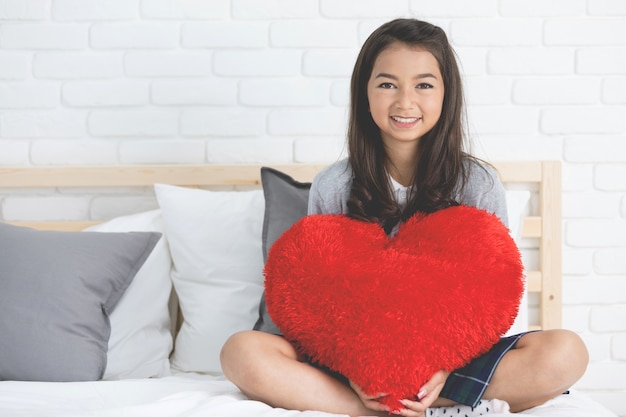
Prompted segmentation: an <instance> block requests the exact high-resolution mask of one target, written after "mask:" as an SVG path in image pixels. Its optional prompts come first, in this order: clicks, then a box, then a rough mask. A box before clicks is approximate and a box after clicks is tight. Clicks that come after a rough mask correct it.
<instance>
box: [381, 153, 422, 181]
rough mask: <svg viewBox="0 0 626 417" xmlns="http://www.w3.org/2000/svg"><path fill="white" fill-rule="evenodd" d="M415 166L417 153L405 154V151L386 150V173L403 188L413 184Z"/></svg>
mask: <svg viewBox="0 0 626 417" xmlns="http://www.w3.org/2000/svg"><path fill="white" fill-rule="evenodd" d="M394 151H395V152H394ZM416 165H417V152H407V150H406V149H402V150H400V149H395V150H392V149H387V167H386V168H387V172H388V173H389V175H391V177H392V178H393V179H394V180H396V181H397V182H399V183H400V184H402V185H404V186H405V187H406V186H409V185H411V184H412V183H413V176H414V175H415V166H416Z"/></svg>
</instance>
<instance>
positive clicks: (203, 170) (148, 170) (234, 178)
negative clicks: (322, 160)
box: [0, 164, 323, 188]
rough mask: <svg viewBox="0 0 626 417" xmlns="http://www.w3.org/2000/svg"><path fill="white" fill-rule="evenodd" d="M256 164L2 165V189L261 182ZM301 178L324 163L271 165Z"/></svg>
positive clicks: (314, 171) (253, 183)
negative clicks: (3, 166)
mask: <svg viewBox="0 0 626 417" xmlns="http://www.w3.org/2000/svg"><path fill="white" fill-rule="evenodd" d="M261 166H262V165H260V164H257V165H248V164H246V165H145V166H143V165H128V166H70V167H27V168H24V167H11V168H7V167H5V168H0V188H2V187H10V188H26V187H133V186H151V185H153V184H155V183H167V184H172V185H199V186H211V185H258V184H260V183H261V176H260V169H261ZM270 166H273V167H274V168H276V169H279V170H281V171H283V172H285V173H287V174H289V175H291V176H292V177H294V178H295V179H297V180H299V181H311V180H312V179H313V176H314V175H315V174H316V173H317V172H318V171H319V170H320V169H321V168H322V167H323V165H309V164H288V165H270Z"/></svg>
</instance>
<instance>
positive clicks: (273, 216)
mask: <svg viewBox="0 0 626 417" xmlns="http://www.w3.org/2000/svg"><path fill="white" fill-rule="evenodd" d="M261 183H262V184H263V194H264V196H265V215H264V217H263V236H262V238H263V259H264V260H266V259H267V254H268V252H269V250H270V248H271V247H272V245H273V244H274V242H275V241H276V239H278V238H279V237H280V236H281V235H282V234H283V232H284V231H286V230H287V229H289V228H290V227H291V226H292V225H293V224H294V223H295V222H297V221H298V220H300V219H301V218H302V217H304V216H306V214H307V210H308V202H309V190H310V188H311V183H308V182H298V181H296V180H294V179H293V178H291V177H290V176H289V175H287V174H285V173H283V172H280V171H278V170H276V169H273V168H268V167H263V168H261ZM254 329H255V330H260V331H264V332H268V333H274V334H280V330H278V328H277V327H276V325H275V324H274V323H273V322H272V319H271V318H270V316H269V315H268V314H267V307H266V305H265V293H264V294H263V296H262V297H261V304H260V306H259V319H258V321H257V322H256V324H255V325H254Z"/></svg>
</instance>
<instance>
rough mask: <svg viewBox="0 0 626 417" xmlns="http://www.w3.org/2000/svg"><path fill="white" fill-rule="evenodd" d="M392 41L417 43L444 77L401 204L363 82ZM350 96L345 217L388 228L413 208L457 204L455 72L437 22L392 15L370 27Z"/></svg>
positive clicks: (460, 169)
mask: <svg viewBox="0 0 626 417" xmlns="http://www.w3.org/2000/svg"><path fill="white" fill-rule="evenodd" d="M396 42H401V43H404V44H407V45H409V46H419V47H422V48H424V49H426V50H427V51H429V52H430V53H431V54H433V56H434V57H435V59H436V60H437V62H438V64H439V70H440V72H441V74H442V76H443V83H444V98H443V109H442V113H441V117H440V119H439V121H438V122H437V123H436V125H435V126H434V127H433V128H432V129H431V130H430V131H429V132H428V133H427V134H425V135H424V136H423V137H422V138H421V139H420V142H419V146H418V162H417V165H416V167H415V172H414V174H413V184H412V189H413V192H412V194H411V195H410V197H409V201H408V203H407V207H406V208H405V209H404V210H401V209H400V207H399V206H398V204H397V203H396V201H395V198H394V196H393V194H392V189H391V185H390V182H389V177H388V174H387V170H386V165H387V164H386V162H387V155H386V152H385V150H384V147H383V142H382V139H381V136H380V130H379V128H378V126H377V125H376V124H375V123H374V120H373V119H372V116H371V114H370V113H369V101H368V97H367V84H368V81H369V79H370V76H371V74H372V69H373V67H374V63H375V61H376V58H377V57H378V55H379V54H380V53H381V52H382V51H384V50H385V49H386V48H388V47H389V46H390V45H391V44H392V43H396ZM350 100H351V103H350V121H349V126H348V151H349V162H350V166H351V167H352V170H353V182H352V190H351V194H350V199H349V201H348V210H349V213H348V214H349V215H350V216H351V217H353V218H356V219H360V220H365V221H370V222H377V223H379V224H381V226H383V227H384V229H385V230H386V231H387V232H389V231H390V230H391V229H392V228H393V227H394V226H395V225H396V224H397V223H398V222H399V221H404V220H406V219H408V218H409V217H410V216H411V215H413V214H414V213H416V212H418V211H419V212H425V213H431V212H434V211H436V210H439V209H442V208H445V207H448V206H451V205H456V204H458V203H457V202H456V201H455V200H454V198H453V193H454V191H455V189H456V188H457V187H458V186H459V185H462V183H463V182H464V181H465V177H466V174H465V169H464V163H463V160H464V159H465V158H466V157H470V156H469V155H468V154H467V153H466V152H465V151H464V150H463V148H464V139H465V135H464V126H463V120H464V117H463V116H464V113H463V112H464V110H463V104H464V103H463V101H464V100H463V91H462V85H461V76H460V74H459V69H458V66H457V61H456V58H455V53H454V50H453V49H452V47H451V46H450V43H449V42H448V38H447V36H446V34H445V32H444V31H443V30H442V29H441V28H439V27H437V26H435V25H432V24H430V23H427V22H423V21H420V20H416V19H396V20H392V21H390V22H388V23H385V24H383V25H382V26H380V27H379V28H378V29H376V30H375V31H374V32H373V33H372V34H371V35H370V36H369V37H368V39H367V40H366V41H365V43H364V44H363V47H362V48H361V52H360V54H359V56H358V58H357V60H356V63H355V65H354V70H353V72H352V80H351V85H350Z"/></svg>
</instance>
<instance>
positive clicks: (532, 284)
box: [526, 271, 542, 292]
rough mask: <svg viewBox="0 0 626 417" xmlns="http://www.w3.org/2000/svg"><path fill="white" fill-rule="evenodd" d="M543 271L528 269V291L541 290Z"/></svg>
mask: <svg viewBox="0 0 626 417" xmlns="http://www.w3.org/2000/svg"><path fill="white" fill-rule="evenodd" d="M541 281H542V274H541V271H526V289H527V290H528V292H541V288H542V284H541Z"/></svg>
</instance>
